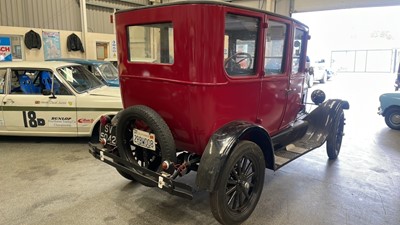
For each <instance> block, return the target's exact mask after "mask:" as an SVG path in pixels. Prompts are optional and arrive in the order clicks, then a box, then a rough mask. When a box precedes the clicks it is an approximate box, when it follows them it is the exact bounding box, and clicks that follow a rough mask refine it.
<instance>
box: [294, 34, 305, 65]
mask: <svg viewBox="0 0 400 225" xmlns="http://www.w3.org/2000/svg"><path fill="white" fill-rule="evenodd" d="M304 38H305V31H303V30H300V29H296V31H295V36H294V42H293V58H292V73H298V72H300V69H301V68H300V63H301V60H302V57H303V54H302V51H303V48H304V47H303V40H304Z"/></svg>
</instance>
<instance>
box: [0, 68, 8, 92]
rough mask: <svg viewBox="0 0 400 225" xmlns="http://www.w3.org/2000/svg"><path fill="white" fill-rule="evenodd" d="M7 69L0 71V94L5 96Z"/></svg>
mask: <svg viewBox="0 0 400 225" xmlns="http://www.w3.org/2000/svg"><path fill="white" fill-rule="evenodd" d="M6 75H7V69H0V94H4V91H5V88H6V85H5V81H6Z"/></svg>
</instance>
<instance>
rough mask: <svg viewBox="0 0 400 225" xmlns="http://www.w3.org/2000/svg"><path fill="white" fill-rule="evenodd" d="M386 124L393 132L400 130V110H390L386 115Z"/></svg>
mask: <svg viewBox="0 0 400 225" xmlns="http://www.w3.org/2000/svg"><path fill="white" fill-rule="evenodd" d="M385 122H386V125H387V126H388V127H390V128H392V129H393V130H400V108H395V109H389V110H388V111H387V112H386V113H385Z"/></svg>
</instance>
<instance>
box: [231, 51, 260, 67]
mask: <svg viewBox="0 0 400 225" xmlns="http://www.w3.org/2000/svg"><path fill="white" fill-rule="evenodd" d="M240 56H242V57H244V58H243V59H240V60H239V61H236V59H237V58H238V57H240ZM244 60H248V63H247V68H242V67H241V65H240V63H241V62H243V61H244ZM252 62H253V58H252V57H251V55H250V54H249V53H246V52H238V53H236V54H233V55H231V56H230V57H228V58H227V59H226V60H225V64H224V66H225V68H229V69H230V70H235V69H247V70H248V69H250V67H251V64H252Z"/></svg>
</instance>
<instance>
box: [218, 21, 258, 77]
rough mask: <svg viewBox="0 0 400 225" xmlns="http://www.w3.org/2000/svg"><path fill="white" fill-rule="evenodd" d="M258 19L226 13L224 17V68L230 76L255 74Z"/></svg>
mask: <svg viewBox="0 0 400 225" xmlns="http://www.w3.org/2000/svg"><path fill="white" fill-rule="evenodd" d="M259 24H260V19H259V18H256V17H249V16H241V15H235V14H230V13H228V14H227V15H226V17H225V37H224V67H225V71H226V72H227V73H228V75H230V76H234V75H239V76H252V75H255V74H256V57H257V56H256V50H257V40H258V36H259V27H260V25H259Z"/></svg>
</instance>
